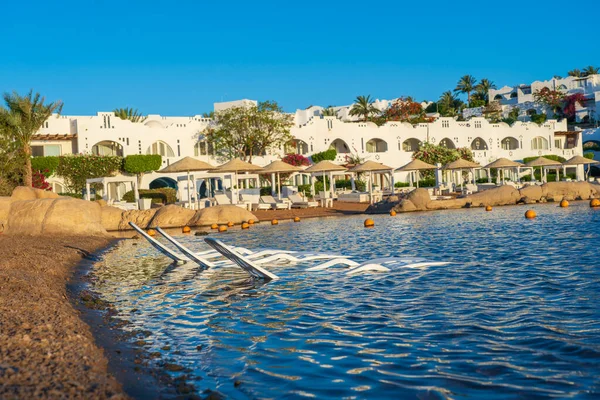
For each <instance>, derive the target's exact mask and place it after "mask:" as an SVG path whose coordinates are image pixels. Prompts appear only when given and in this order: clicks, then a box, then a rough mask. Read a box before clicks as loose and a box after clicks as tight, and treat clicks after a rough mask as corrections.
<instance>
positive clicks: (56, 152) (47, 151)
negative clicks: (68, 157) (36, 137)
mask: <svg viewBox="0 0 600 400" xmlns="http://www.w3.org/2000/svg"><path fill="white" fill-rule="evenodd" d="M31 155H32V156H33V157H47V156H60V144H45V145H43V146H31Z"/></svg>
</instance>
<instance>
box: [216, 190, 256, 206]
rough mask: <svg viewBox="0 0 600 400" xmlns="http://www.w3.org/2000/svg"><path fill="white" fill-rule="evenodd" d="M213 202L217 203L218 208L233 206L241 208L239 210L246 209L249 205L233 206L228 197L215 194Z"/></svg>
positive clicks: (242, 203)
mask: <svg viewBox="0 0 600 400" xmlns="http://www.w3.org/2000/svg"><path fill="white" fill-rule="evenodd" d="M215 201H216V202H217V205H218V206H224V205H234V206H238V207H241V208H245V209H248V205H249V204H248V203H247V202H241V203H237V204H233V203H232V202H231V199H230V198H229V196H227V195H226V194H224V193H220V194H215Z"/></svg>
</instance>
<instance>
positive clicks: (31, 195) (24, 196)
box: [10, 186, 60, 201]
mask: <svg viewBox="0 0 600 400" xmlns="http://www.w3.org/2000/svg"><path fill="white" fill-rule="evenodd" d="M10 197H11V199H12V201H18V200H36V199H56V198H58V197H60V196H59V195H57V194H56V193H54V192H50V191H48V190H42V189H35V188H32V187H27V186H17V187H16V188H14V190H13V192H12V195H11V196H10Z"/></svg>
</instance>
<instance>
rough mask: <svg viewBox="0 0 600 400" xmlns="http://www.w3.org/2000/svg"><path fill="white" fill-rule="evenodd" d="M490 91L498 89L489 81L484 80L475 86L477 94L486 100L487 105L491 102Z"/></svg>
mask: <svg viewBox="0 0 600 400" xmlns="http://www.w3.org/2000/svg"><path fill="white" fill-rule="evenodd" d="M490 89H497V87H496V84H495V83H494V82H492V81H490V80H489V79H485V78H484V79H482V80H481V81H480V82H479V83H478V84H477V85H475V92H476V93H477V94H478V95H479V97H481V99H482V100H485V102H486V103H488V102H489V93H490Z"/></svg>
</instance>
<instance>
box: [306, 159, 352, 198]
mask: <svg viewBox="0 0 600 400" xmlns="http://www.w3.org/2000/svg"><path fill="white" fill-rule="evenodd" d="M345 170H346V167H343V166H341V165H337V164H334V163H332V162H331V161H328V160H323V161H319V162H318V163H316V164H315V165H313V166H310V167H308V168H307V169H305V170H304V172H306V173H310V174H311V175H313V174H318V173H319V172H320V173H321V175H322V176H323V188H326V187H327V186H326V185H325V173H326V172H329V177H330V186H331V195H332V197H333V184H332V180H333V177H332V176H331V173H332V172H335V171H345ZM311 184H312V191H313V194H314V193H315V183H314V181H313V180H312V178H311Z"/></svg>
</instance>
